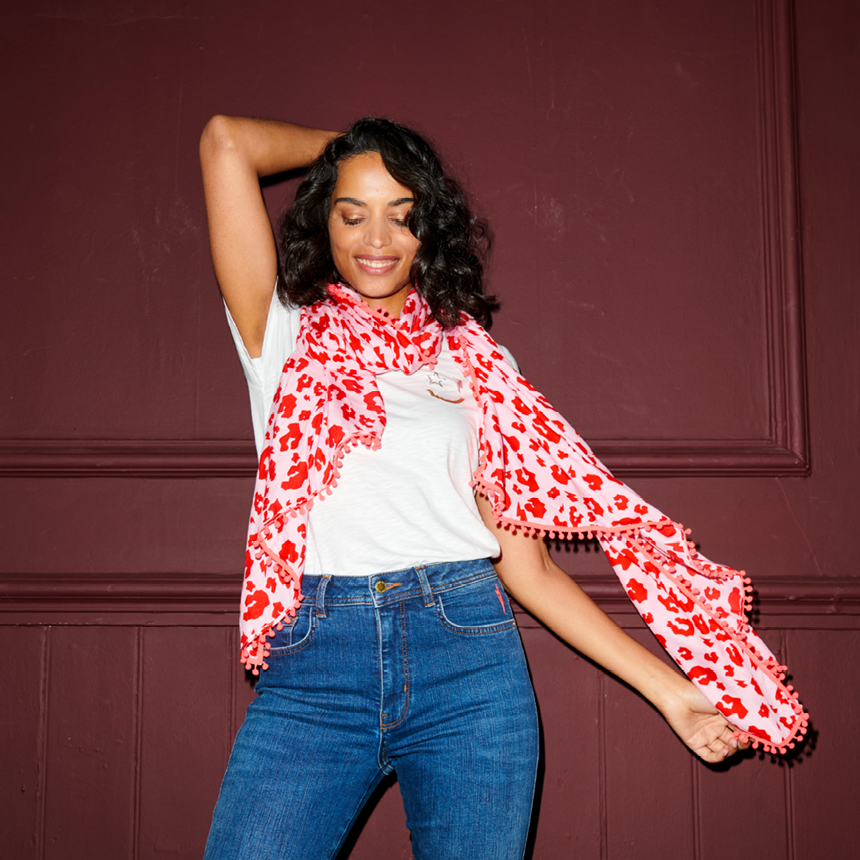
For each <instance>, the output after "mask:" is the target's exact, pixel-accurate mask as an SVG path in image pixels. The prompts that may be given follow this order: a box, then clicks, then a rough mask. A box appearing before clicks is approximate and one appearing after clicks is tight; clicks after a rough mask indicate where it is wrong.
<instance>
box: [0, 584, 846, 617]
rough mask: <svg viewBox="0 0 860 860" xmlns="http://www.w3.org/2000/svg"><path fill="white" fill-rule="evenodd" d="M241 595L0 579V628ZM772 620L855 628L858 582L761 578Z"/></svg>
mask: <svg viewBox="0 0 860 860" xmlns="http://www.w3.org/2000/svg"><path fill="white" fill-rule="evenodd" d="M577 581H578V583H579V584H580V585H581V586H582V588H583V589H584V590H585V592H586V593H587V594H588V595H589V596H590V597H591V598H592V599H593V600H595V601H596V602H597V603H598V604H599V605H600V607H601V608H602V609H603V610H604V611H606V612H608V613H610V614H612V615H615V616H618V615H622V616H632V617H633V618H638V613H637V612H636V609H635V607H634V606H633V604H632V603H631V602H630V600H629V599H628V597H627V595H626V594H625V592H624V590H623V589H622V587H621V584H620V583H619V581H618V580H617V579H616V578H615V577H613V576H588V577H579V578H578V580H577ZM240 595H241V580H240V578H239V577H236V576H223V575H219V576H206V575H202V574H183V573H174V574H127V575H113V576H110V575H105V576H92V575H89V576H88V575H85V574H37V575H26V574H3V575H0V623H45V624H47V623H60V624H84V625H88V624H141V623H148V624H158V623H159V622H158V621H157V620H153V619H152V618H151V619H150V620H149V621H142V620H141V619H142V617H143V616H152V617H154V616H163V617H164V624H169V625H175V624H182V623H188V624H189V625H190V626H197V625H202V626H212V625H213V624H215V625H218V626H220V625H222V624H223V625H227V626H229V625H233V624H236V622H237V617H238V610H239V597H240ZM518 615H519V616H520V625H521V626H525V627H539V626H541V625H540V624H539V623H538V622H536V621H534V620H533V619H531V617H530V616H528V615H527V614H526V613H525V612H523V610H521V609H518ZM31 616H32V618H34V619H37V620H35V621H34V620H30V617H31ZM126 616H127V617H126ZM177 616H186V618H185V619H182V620H180V619H179V618H177ZM771 616H774V617H779V618H786V617H789V616H791V617H806V618H809V619H814V618H836V617H839V618H845V619H846V620H848V619H851V620H850V621H848V623H849V626H860V577H840V578H834V577H827V578H823V577H805V578H791V579H788V578H784V579H763V578H760V579H759V580H758V581H757V582H756V583H755V603H754V615H753V621H754V622H755V621H756V620H757V617H758V620H759V623H761V622H763V621H766V620H767V619H769V618H770V617H771ZM124 618H125V620H123V619H124ZM195 619H196V621H195ZM766 626H773V625H772V624H771V623H769V622H768V623H767V624H766Z"/></svg>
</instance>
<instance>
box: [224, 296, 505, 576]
mask: <svg viewBox="0 0 860 860" xmlns="http://www.w3.org/2000/svg"><path fill="white" fill-rule="evenodd" d="M299 315H300V310H299V309H298V308H285V307H284V306H283V305H282V304H281V303H280V302H279V301H278V298H277V293H275V294H274V295H273V296H272V303H271V305H270V307H269V316H268V319H267V322H266V332H265V336H264V339H263V349H262V355H261V356H260V357H259V358H251V357H250V355H249V354H248V351H247V349H246V348H245V345H244V343H243V342H242V338H241V336H240V335H239V330H238V329H237V328H236V324H235V323H234V321H233V319H232V317H231V316H230V312H229V311H227V319H228V321H229V324H230V331H231V332H232V334H233V340H234V341H235V343H236V349H237V350H238V352H239V359H240V361H241V363H242V369H243V370H244V372H245V378H246V379H247V381H248V390H249V393H250V397H251V413H252V419H253V424H254V438H255V441H256V444H257V454H258V456H259V454H260V452H261V450H262V448H263V437H264V435H265V429H266V423H267V421H268V417H269V412H270V411H271V406H272V400H273V399H274V396H275V390H276V389H277V387H278V382H279V381H280V378H281V371H282V369H283V366H284V362H285V361H286V360H287V358H288V357H289V355H290V353H291V352H292V351H293V350H294V349H295V344H296V338H297V336H298V332H299ZM506 354H507V353H506ZM376 379H377V384H378V386H379V393H380V394H381V395H382V400H383V402H384V404H385V414H386V418H387V423H386V427H385V432H384V433H383V436H382V444H381V447H380V448H379V449H378V450H376V451H370V450H368V449H366V448H364V447H363V446H361V445H359V446H358V447H355V448H353V449H352V450H351V451H349V452H348V453H347V454H346V455H345V456H344V458H343V462H342V464H341V469H340V476H339V478H338V485H337V487H336V488H335V490H334V492H333V493H332V494H331V495H330V496H326V497H324V498H318V499H317V501H316V503H315V504H314V506H313V508H312V509H311V511H310V513H309V515H308V541H307V555H306V560H305V573H306V574H307V575H310V576H319V575H322V574H327V575H331V576H369V575H371V574H376V573H382V572H385V571H390V570H400V569H402V568H406V567H412V566H413V565H417V564H435V563H439V562H447V561H460V560H463V561H465V560H468V559H476V558H488V557H489V558H492V557H495V556H497V555H498V554H499V544H498V542H497V541H496V538H495V536H494V535H493V534H492V533H491V532H490V531H489V530H488V529H487V527H486V526H485V525H484V523H483V521H482V520H481V517H480V514H479V513H478V508H477V505H476V503H475V498H474V494H473V491H472V489H471V487H470V486H469V481H470V480H471V477H472V475H473V473H474V471H475V469H476V468H477V465H478V421H479V420H480V410H479V407H478V404H477V402H476V401H475V397H474V394H473V393H472V389H471V386H470V385H469V384H468V381H467V380H466V378H465V377H464V376H463V373H462V371H461V370H460V367H459V365H458V364H457V363H456V362H455V360H454V358H453V357H452V356H451V354H450V352H449V350H448V347H447V344H444V345H443V348H442V351H441V353H440V355H439V359H438V361H437V364H436V367H435V368H433V369H432V370H430V369H429V368H421V369H420V370H418V371H416V372H415V373H413V374H410V375H407V374H405V373H402V372H400V371H389V372H388V373H382V374H379V375H378V376H377V378H376Z"/></svg>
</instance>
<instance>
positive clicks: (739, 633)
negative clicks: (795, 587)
mask: <svg viewBox="0 0 860 860" xmlns="http://www.w3.org/2000/svg"><path fill="white" fill-rule="evenodd" d="M455 345H456V344H455V343H451V346H452V347H454V346H455ZM431 361H432V360H431ZM433 363H435V362H433ZM461 364H462V365H463V369H464V370H465V371H466V373H465V375H466V377H467V379H468V381H469V382H470V384H471V387H472V389H473V391H474V392H475V394H476V395H478V393H479V391H478V389H479V388H480V385H479V383H478V380H477V378H476V374H475V369H474V368H473V367H472V366H471V362H470V361H469V360H468V358H467V359H466V360H465V362H461ZM359 444H361V445H364V446H365V447H367V448H370V449H377V448H379V447H380V444H381V443H380V439H379V437H378V436H377V435H376V434H375V433H368V432H359V433H353V434H351V435H348V436H345V437H344V438H342V439H341V440H340V442H339V443H337V444H336V445H335V446H334V450H333V451H332V456H331V460H330V464H331V466H332V468H331V471H330V472H329V476H330V477H329V479H328V481H327V482H326V483H325V484H324V485H323V486H322V487H320V488H319V489H318V490H316V491H314V492H312V493H311V495H310V497H309V498H306V499H304V500H300V501H299V500H297V501H296V502H295V503H294V504H293V505H291V506H289V507H288V508H286V509H282V510H281V511H280V512H279V513H278V514H276V515H275V516H273V517H272V518H271V519H270V520H269V521H268V522H266V523H264V524H263V526H262V527H261V528H260V529H258V530H257V532H256V533H252V534H249V537H248V548H249V552H250V553H251V554H252V555H253V557H254V558H255V559H256V560H257V561H258V562H259V564H260V565H261V567H262V568H264V569H272V570H273V571H275V572H277V575H278V578H279V580H280V581H281V583H282V584H283V585H285V586H286V587H287V589H288V590H289V592H290V598H289V599H288V600H286V601H283V602H284V603H285V606H286V608H285V610H284V612H283V614H282V615H281V616H280V618H278V619H277V620H275V621H273V622H267V623H264V624H263V626H262V628H261V629H260V631H259V632H257V633H256V634H253V635H250V636H249V637H248V638H247V639H246V640H245V644H244V645H243V647H242V651H241V657H242V662H243V663H244V664H245V668H246V669H249V670H251V671H252V672H253V674H254V675H258V674H259V669H260V667H262V668H263V669H264V670H265V669H267V668H268V663H267V662H266V658H267V657H268V656H269V655H270V652H271V646H270V643H269V639H271V638H274V637H275V635H276V632H277V631H280V630H283V625H284V623H285V622H286V623H289V622H288V621H287V618H288V617H294V616H295V614H296V609H297V608H298V607H299V606H300V604H301V602H302V600H303V599H304V595H303V594H302V593H301V576H300V575H299V574H297V573H296V571H295V570H294V569H293V567H292V566H291V565H290V564H289V563H288V562H287V561H286V560H285V559H284V558H282V557H281V556H280V555H279V554H277V553H275V552H274V551H273V550H272V549H271V548H270V547H269V545H268V543H267V541H270V540H272V537H273V530H279V529H280V527H281V524H282V523H284V522H285V521H286V520H287V519H289V518H295V517H297V516H300V515H306V514H307V512H308V511H309V510H310V509H311V508H312V507H313V504H314V502H315V501H316V500H317V499H318V498H320V497H325V496H326V495H330V494H331V493H332V491H333V489H334V488H335V487H336V486H337V482H338V478H339V475H340V467H341V465H342V462H343V457H344V455H345V454H346V453H347V452H348V451H349V450H350V449H351V448H353V447H355V446H356V445H359ZM481 447H482V448H483V442H482V444H481ZM486 467H487V459H486V456H485V455H484V452H483V451H481V453H480V455H479V465H478V468H477V470H476V472H475V475H474V477H473V479H472V482H471V486H472V487H473V489H475V490H476V491H477V492H480V493H482V494H483V495H485V496H486V497H487V499H488V500H489V501H490V502H491V504H492V508H493V516H494V518H495V520H496V522H497V523H498V524H499V525H500V526H502V527H504V528H505V529H513V530H514V531H518V530H522V531H523V532H524V534H526V535H529V536H535V537H549V538H558V539H563V540H572V539H573V538H579V539H597V540H599V541H601V542H602V543H610V542H613V541H617V540H618V539H621V538H624V539H625V542H626V544H627V547H628V548H629V549H630V550H632V551H634V552H636V551H638V552H639V553H640V554H641V555H642V556H643V557H644V558H645V559H646V560H647V561H648V562H650V564H651V565H652V566H653V570H649V571H647V573H646V572H645V571H643V570H642V568H641V567H639V573H640V574H641V573H646V576H647V577H649V578H650V579H651V581H652V583H653V584H654V585H656V587H657V589H658V590H660V591H662V592H663V593H664V594H669V595H671V591H670V590H669V589H668V588H667V583H668V584H669V585H670V586H674V588H675V589H677V592H678V593H679V594H681V595H683V597H684V599H685V600H686V601H688V602H689V603H690V605H692V606H695V607H697V608H698V609H699V610H701V611H702V612H703V613H704V615H705V616H706V617H707V618H708V621H709V626H710V631H711V632H713V633H714V634H715V639H717V640H720V641H722V642H727V643H731V644H733V645H734V646H736V647H737V648H738V649H740V650H741V651H742V652H743V653H745V654H746V656H747V657H748V659H749V663H750V665H751V666H752V667H753V668H755V669H756V670H760V671H762V672H763V674H764V675H765V676H767V678H768V679H769V681H770V682H772V684H773V686H774V688H775V695H776V698H777V699H778V700H779V701H780V702H782V703H783V704H784V705H789V706H790V708H791V710H792V712H793V718H792V719H791V720H790V721H789V719H788V718H787V717H782V718H781V720H780V722H781V723H782V726H783V727H784V728H785V729H786V730H787V734H786V733H785V732H781V737H780V738H779V739H778V741H776V742H775V741H773V740H772V739H771V738H770V737H768V736H767V734H766V733H764V732H763V730H762V733H763V734H764V737H762V736H761V734H757V732H756V731H755V727H750V728H749V729H748V730H745V731H739V730H736V731H735V732H734V736H735V737H736V738H738V739H739V740H740V741H741V742H743V743H746V742H750V743H751V745H752V747H753V748H754V749H758V748H759V747H762V748H763V750H764V751H765V752H769V753H783V754H784V753H785V752H786V751H787V750H790V749H793V748H794V747H795V742H800V740H801V739H802V736H803V735H805V734H807V731H808V723H809V716H808V714H807V713H806V712H805V711H804V710H803V708H802V706H801V705H800V703H799V702H798V694H797V693H796V692H795V691H794V689H793V687H792V686H791V685H790V684H789V685H785V684H784V683H783V681H784V680H785V678H786V674H785V673H786V670H787V667H786V666H783V665H781V664H780V663H779V661H778V660H777V659H776V658H775V657H773V656H772V655H770V654H768V655H767V656H765V655H763V654H762V653H761V652H760V651H759V650H758V649H757V648H756V646H755V644H754V643H753V641H751V640H750V638H748V637H750V634H752V637H753V638H754V639H756V640H757V637H756V636H755V634H754V631H753V630H752V628H751V627H750V624H749V620H748V616H747V612H748V610H749V608H750V606H751V604H752V599H753V598H752V591H753V589H752V585H751V583H750V579H749V577H747V576H746V574H745V573H744V572H743V571H731V570H730V569H727V568H724V567H721V566H717V565H712V564H709V563H707V561H706V560H704V559H699V558H696V557H695V553H696V549H695V545H694V544H693V543H692V542H691V541H689V540H687V537H688V536H689V534H690V530H689V529H685V528H684V527H683V526H681V525H680V524H678V523H674V522H673V521H672V520H670V519H669V518H668V517H664V518H662V519H660V520H655V521H645V522H639V523H627V524H624V525H620V526H605V525H598V526H592V527H588V526H585V527H582V528H577V527H573V528H565V527H564V526H561V527H558V528H553V527H552V526H547V525H545V524H538V523H534V522H530V521H528V520H525V519H515V518H511V517H506V516H504V515H503V514H502V513H501V512H502V511H504V510H505V509H506V508H505V505H506V501H507V494H506V492H505V490H504V489H503V488H502V487H499V486H498V485H496V484H494V483H492V482H487V481H486V480H484V479H483V474H484V471H485V469H486ZM658 513H659V512H658ZM668 526H671V527H672V528H673V529H677V530H678V532H677V533H678V534H681V535H683V536H684V538H683V544H676V545H675V546H674V547H672V548H670V549H666V548H663V547H660V546H657V545H655V544H654V543H653V542H652V540H651V539H649V538H648V537H647V536H646V535H645V534H644V532H645V531H646V530H650V529H654V530H662V529H665V528H666V527H668ZM675 547H677V550H678V552H683V550H687V551H688V555H689V557H688V558H684V557H681V556H679V555H678V554H676V552H675ZM606 548H607V547H606V546H604V550H606ZM610 561H612V559H611V558H610ZM679 566H680V567H682V568H684V569H686V570H687V571H689V576H685V575H684V574H683V573H681V572H680V571H679V569H678V568H679ZM613 567H615V562H613ZM626 569H627V567H626V565H625V566H624V570H626ZM727 571H729V572H727ZM616 573H617V574H618V575H619V579H622V585H624V580H623V578H622V577H621V572H620V571H619V570H617V569H616ZM695 575H701V576H704V577H705V578H706V579H708V580H711V581H718V582H722V583H724V582H726V581H728V580H731V579H734V578H738V579H740V581H741V583H742V586H741V589H740V593H741V594H742V595H743V599H742V600H741V601H740V603H741V605H740V606H739V607H738V609H737V611H733V612H732V613H731V614H727V613H726V612H725V610H724V609H723V608H722V607H720V608H719V611H718V610H717V608H716V607H714V606H713V605H712V604H711V603H710V602H709V600H708V599H707V596H706V595H705V594H703V593H702V590H701V589H700V588H697V587H696V585H695V584H694V583H693V580H692V576H695ZM661 578H663V580H664V581H661ZM741 583H739V585H740V584H741ZM625 590H626V591H627V592H628V595H629V596H630V597H631V599H633V594H632V593H630V586H629V584H628V586H626V588H625ZM633 602H634V605H636V608H637V610H638V611H639V613H640V615H642V616H643V618H644V620H645V621H646V623H647V624H648V625H649V626H650V627H652V630H653V632H654V633H655V635H657V638H658V640H659V641H660V643H661V644H662V645H663V646H664V647H667V646H666V641H665V638H664V637H663V636H662V635H660V633H659V632H658V630H659V629H664V630H665V629H666V628H665V627H663V628H660V626H659V624H656V623H652V621H653V617H652V616H651V614H650V613H647V615H648V617H645V616H646V612H645V609H644V608H643V607H640V606H639V603H638V601H637V600H635V599H634V601H633ZM728 620H731V621H732V623H733V625H735V626H736V627H735V629H733V628H732V627H730V626H729V625H728V623H727V621H728ZM670 635H671V634H670ZM243 639H244V637H243ZM758 641H760V640H758ZM762 645H763V643H762ZM682 650H683V649H682ZM670 653H671V651H670ZM673 656H674V655H673ZM675 659H676V662H677V661H678V660H679V658H678V657H676V658H675ZM684 659H687V658H686V657H684ZM681 668H682V669H683V667H681ZM694 668H695V667H691V670H690V675H689V677H690V678H691V680H693V681H694V682H695V683H696V684H697V686H699V687H700V688H701V686H702V684H701V682H700V681H699V679H697V678H694V677H693V673H694ZM705 683H707V682H705ZM753 684H754V685H755V682H754V681H753ZM718 686H719V685H718ZM721 689H725V688H721ZM703 692H704V690H703ZM708 698H709V699H710V698H711V697H710V696H709V697H708ZM722 704H723V703H722V702H714V706H715V707H716V708H717V709H718V710H719V711H720V712H721V713H723V716H725V717H726V719H728V720H729V721H730V720H731V716H730V714H731V710H730V706H729V705H723V707H721V705H722ZM726 711H729V713H726Z"/></svg>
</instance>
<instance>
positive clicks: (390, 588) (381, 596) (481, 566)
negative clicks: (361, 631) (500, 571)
mask: <svg viewBox="0 0 860 860" xmlns="http://www.w3.org/2000/svg"><path fill="white" fill-rule="evenodd" d="M494 575H495V570H494V569H493V565H492V564H491V563H490V560H489V559H486V558H479V559H473V560H470V561H446V562H442V563H440V564H426V565H422V564H419V565H416V566H415V567H406V568H403V569H402V570H390V571H385V572H383V573H375V574H373V575H372V576H304V577H302V593H303V594H304V599H305V602H306V603H309V604H312V605H314V606H315V607H316V612H317V614H318V615H325V607H326V606H327V605H333V604H338V605H343V604H353V605H374V606H385V605H386V604H389V603H397V602H400V601H402V600H410V599H412V598H414V597H417V596H420V597H421V598H422V599H423V601H424V604H425V605H426V606H431V605H432V604H433V595H434V594H439V593H440V592H444V591H447V590H449V589H451V588H456V587H458V586H460V585H464V584H466V583H468V582H472V581H474V580H478V579H483V578H485V577H487V576H494Z"/></svg>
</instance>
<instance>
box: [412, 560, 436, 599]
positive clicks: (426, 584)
mask: <svg viewBox="0 0 860 860" xmlns="http://www.w3.org/2000/svg"><path fill="white" fill-rule="evenodd" d="M415 572H416V573H417V574H418V581H419V582H420V583H421V593H422V594H423V595H424V605H425V606H432V605H433V592H432V591H431V590H430V581H429V580H428V579H427V573H426V572H425V570H424V566H423V565H421V566H420V567H416V568H415Z"/></svg>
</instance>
